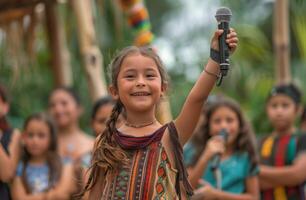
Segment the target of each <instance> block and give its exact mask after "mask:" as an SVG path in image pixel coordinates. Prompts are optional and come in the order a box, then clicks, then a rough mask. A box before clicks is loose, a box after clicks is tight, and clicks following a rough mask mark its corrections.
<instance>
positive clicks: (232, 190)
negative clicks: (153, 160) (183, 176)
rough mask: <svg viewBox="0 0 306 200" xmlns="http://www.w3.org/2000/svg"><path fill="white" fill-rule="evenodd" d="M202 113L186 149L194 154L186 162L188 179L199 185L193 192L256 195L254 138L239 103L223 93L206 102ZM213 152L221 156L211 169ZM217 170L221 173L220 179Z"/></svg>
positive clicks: (204, 195) (221, 196)
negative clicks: (202, 117) (197, 127)
mask: <svg viewBox="0 0 306 200" xmlns="http://www.w3.org/2000/svg"><path fill="white" fill-rule="evenodd" d="M203 115H204V118H205V120H204V121H203V123H202V124H201V126H200V128H199V130H198V132H197V133H195V134H196V135H195V137H194V138H193V140H192V141H191V144H192V145H190V146H189V148H186V149H185V152H186V151H189V155H193V156H192V159H189V161H191V162H190V163H187V165H189V166H190V170H189V172H190V173H189V180H190V183H191V184H192V186H193V187H194V188H199V189H197V190H196V191H195V196H198V197H200V199H224V200H227V199H237V200H239V199H250V200H251V199H258V198H259V185H258V178H257V174H258V157H257V155H256V147H255V144H256V140H255V136H254V134H253V132H252V129H251V127H250V125H249V123H247V122H246V120H245V118H244V116H243V113H242V111H241V109H240V106H239V105H238V104H237V103H236V102H234V101H233V100H231V99H228V98H225V97H223V98H221V99H218V100H215V101H214V102H211V103H210V104H209V105H207V106H205V111H204V112H203ZM222 129H223V130H226V132H227V135H228V136H227V138H228V139H225V138H223V137H221V136H220V135H219V133H220V132H221V130H222ZM190 152H191V153H190ZM216 155H219V156H220V164H219V166H217V168H216V169H213V166H212V165H213V164H212V163H213V162H212V160H213V158H214V156H216ZM214 170H215V171H214ZM216 173H220V174H221V175H220V177H221V179H219V178H218V177H216ZM220 180H221V182H220ZM203 183H204V185H203ZM202 185H203V186H202ZM218 185H219V186H218ZM200 186H202V187H200ZM217 186H218V187H220V188H218V187H217Z"/></svg>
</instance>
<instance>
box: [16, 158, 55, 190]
mask: <svg viewBox="0 0 306 200" xmlns="http://www.w3.org/2000/svg"><path fill="white" fill-rule="evenodd" d="M23 168H24V165H23V163H22V162H20V163H19V164H18V167H17V173H16V176H19V177H21V176H22V173H23ZM25 176H26V180H27V183H28V185H29V187H30V188H31V191H32V194H35V193H42V192H45V191H46V190H48V188H49V186H50V183H49V167H48V165H47V163H44V164H42V165H32V164H30V163H28V164H27V167H26V169H25Z"/></svg>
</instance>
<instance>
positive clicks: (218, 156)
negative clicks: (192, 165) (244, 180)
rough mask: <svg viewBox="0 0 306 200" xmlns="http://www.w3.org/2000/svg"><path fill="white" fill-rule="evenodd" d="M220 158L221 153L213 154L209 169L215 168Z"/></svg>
mask: <svg viewBox="0 0 306 200" xmlns="http://www.w3.org/2000/svg"><path fill="white" fill-rule="evenodd" d="M220 160H221V154H219V153H218V154H216V155H214V156H213V158H212V161H211V170H213V171H214V170H216V169H217V168H218V167H219V165H220Z"/></svg>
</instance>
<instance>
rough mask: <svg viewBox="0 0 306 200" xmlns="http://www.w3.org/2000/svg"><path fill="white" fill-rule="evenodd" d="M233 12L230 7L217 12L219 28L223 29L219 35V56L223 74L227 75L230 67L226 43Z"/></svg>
mask: <svg viewBox="0 0 306 200" xmlns="http://www.w3.org/2000/svg"><path fill="white" fill-rule="evenodd" d="M231 16H232V12H231V10H230V9H229V8H226V7H222V8H219V9H218V10H217V12H216V15H215V17H216V19H217V22H218V29H222V30H223V33H222V35H221V36H220V37H219V56H220V70H221V76H222V77H223V76H226V75H227V71H228V69H229V65H230V64H229V47H228V45H227V44H226V42H225V40H226V36H227V34H228V33H229V22H230V21H231Z"/></svg>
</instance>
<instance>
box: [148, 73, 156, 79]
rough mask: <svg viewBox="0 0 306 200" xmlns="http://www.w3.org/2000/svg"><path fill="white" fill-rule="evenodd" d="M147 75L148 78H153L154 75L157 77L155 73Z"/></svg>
mask: <svg viewBox="0 0 306 200" xmlns="http://www.w3.org/2000/svg"><path fill="white" fill-rule="evenodd" d="M146 76H147V78H149V79H152V78H154V77H155V75H154V74H147V75H146Z"/></svg>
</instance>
